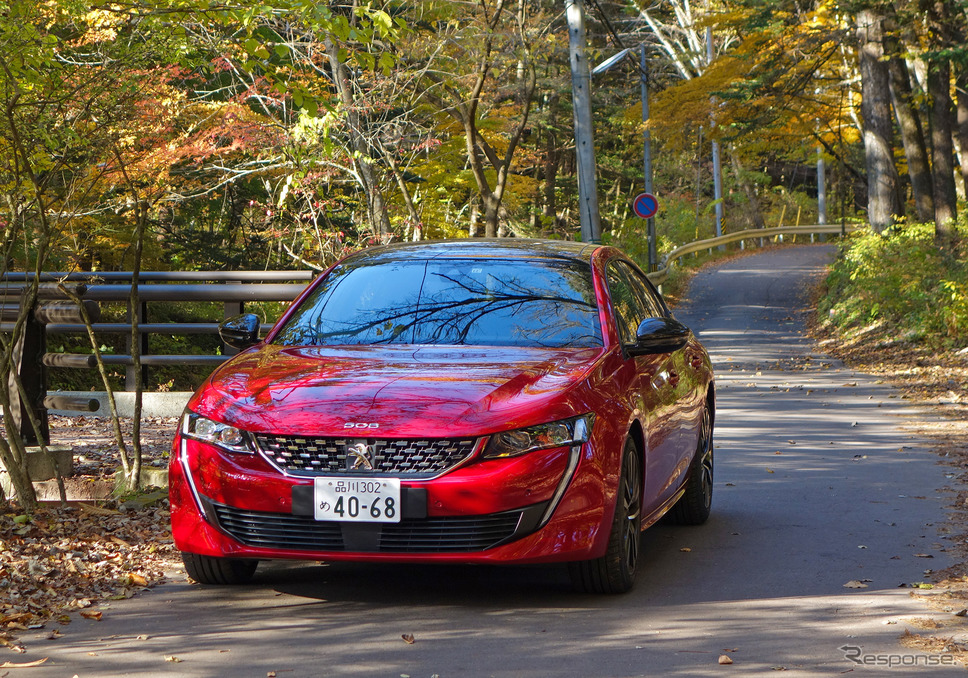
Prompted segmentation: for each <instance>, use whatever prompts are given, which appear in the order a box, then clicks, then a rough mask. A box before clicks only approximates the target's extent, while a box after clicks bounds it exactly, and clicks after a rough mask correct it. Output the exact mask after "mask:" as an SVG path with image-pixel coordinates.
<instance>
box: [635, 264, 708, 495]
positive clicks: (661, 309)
mask: <svg viewBox="0 0 968 678" xmlns="http://www.w3.org/2000/svg"><path fill="white" fill-rule="evenodd" d="M629 269H630V278H631V284H632V287H633V290H634V291H635V292H636V294H638V295H639V296H640V297H641V299H642V303H643V304H644V305H645V306H646V308H647V309H648V311H649V313H651V314H653V315H655V316H660V315H669V310H668V307H667V306H666V305H665V302H664V301H663V300H662V297H661V296H659V293H658V292H657V291H656V289H655V287H653V285H652V283H651V282H649V280H648V278H646V277H645V274H643V273H642V272H641V271H639V270H637V269H635V268H633V267H629ZM703 362H704V361H703V356H702V352H701V351H699V350H697V348H696V342H695V340H694V339H691V340H690V342H689V343H688V344H687V345H686V346H685V347H684V348H682V349H679V350H678V351H675V352H673V353H670V354H668V356H667V365H668V375H669V376H668V379H669V383H670V386H671V388H672V393H670V394H668V397H670V398H671V401H672V402H671V403H670V405H669V407H670V412H669V425H670V426H672V427H673V428H674V431H673V432H672V433H671V434H670V435H671V436H672V438H673V439H674V440H675V449H674V451H673V453H672V455H673V457H674V459H675V461H674V462H672V468H668V467H664V469H665V470H666V472H667V473H668V474H669V475H668V478H667V480H666V482H667V483H669V484H668V486H667V487H664V488H663V492H662V496H663V497H668V496H669V495H670V494H671V493H673V492H675V490H677V489H678V488H679V486H680V485H681V484H682V482H684V481H685V476H686V472H687V471H688V469H689V463H690V462H691V461H692V457H693V453H694V452H695V450H696V445H697V443H698V436H699V420H700V416H701V414H702V406H703V391H702V389H701V388H700V387H699V386H700V381H701V372H700V371H701V369H702V366H703Z"/></svg>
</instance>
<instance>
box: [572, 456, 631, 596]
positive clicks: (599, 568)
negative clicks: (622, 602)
mask: <svg viewBox="0 0 968 678" xmlns="http://www.w3.org/2000/svg"><path fill="white" fill-rule="evenodd" d="M641 526H642V466H641V458H640V456H639V451H638V449H637V448H636V447H635V442H634V441H633V440H632V439H631V438H628V439H626V441H625V448H624V449H623V451H622V471H621V475H620V477H619V481H618V495H617V496H616V498H615V517H614V518H613V519H612V531H611V532H610V533H609V537H608V550H606V551H605V555H604V556H602V557H601V558H595V559H593V560H583V561H580V562H576V563H569V566H568V571H569V574H570V575H571V580H572V583H573V584H574V585H575V588H576V589H578V590H579V591H583V592H585V593H625V592H626V591H628V590H629V589H631V588H632V583H633V582H634V581H635V564H636V561H638V559H639V536H640V535H639V533H640V530H641Z"/></svg>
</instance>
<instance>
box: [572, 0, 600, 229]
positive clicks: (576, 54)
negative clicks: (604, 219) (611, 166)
mask: <svg viewBox="0 0 968 678" xmlns="http://www.w3.org/2000/svg"><path fill="white" fill-rule="evenodd" d="M565 17H566V19H567V20H568V52H569V60H570V61H571V89H572V109H573V110H574V115H575V153H576V154H577V159H578V212H579V215H580V217H581V239H582V240H583V241H585V242H594V243H597V242H601V241H602V227H601V223H600V222H599V216H598V179H597V178H596V175H595V140H594V133H593V128H592V96H591V94H592V93H591V73H590V70H589V68H588V61H587V59H585V6H584V3H583V2H582V0H565Z"/></svg>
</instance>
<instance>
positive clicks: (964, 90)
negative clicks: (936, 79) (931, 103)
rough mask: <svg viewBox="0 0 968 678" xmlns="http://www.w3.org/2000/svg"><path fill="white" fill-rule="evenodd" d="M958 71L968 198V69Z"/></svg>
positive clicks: (960, 130)
mask: <svg viewBox="0 0 968 678" xmlns="http://www.w3.org/2000/svg"><path fill="white" fill-rule="evenodd" d="M955 68H956V69H957V71H958V75H957V84H956V86H955V95H956V96H955V101H956V103H957V106H958V114H957V125H958V143H959V144H960V145H961V180H962V182H963V184H964V188H965V197H966V198H968V68H966V67H965V66H962V65H960V64H956V65H955Z"/></svg>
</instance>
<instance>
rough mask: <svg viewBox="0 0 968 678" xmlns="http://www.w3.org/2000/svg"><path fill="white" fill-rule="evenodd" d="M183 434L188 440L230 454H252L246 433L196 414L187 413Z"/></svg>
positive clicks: (183, 424)
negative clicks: (226, 451)
mask: <svg viewBox="0 0 968 678" xmlns="http://www.w3.org/2000/svg"><path fill="white" fill-rule="evenodd" d="M182 434H183V435H184V436H185V437H187V438H193V439H195V440H200V441H202V442H205V443H209V444H211V445H217V446H218V447H221V448H222V449H224V450H228V451H229V452H240V453H245V454H252V452H253V450H252V447H251V446H250V445H249V440H248V436H247V435H246V433H245V431H242V430H241V429H238V428H236V427H235V426H230V425H229V424H223V423H222V422H219V421H215V420H213V419H208V418H207V417H203V416H202V415H200V414H195V413H194V412H186V413H185V418H184V420H183V422H182Z"/></svg>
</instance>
